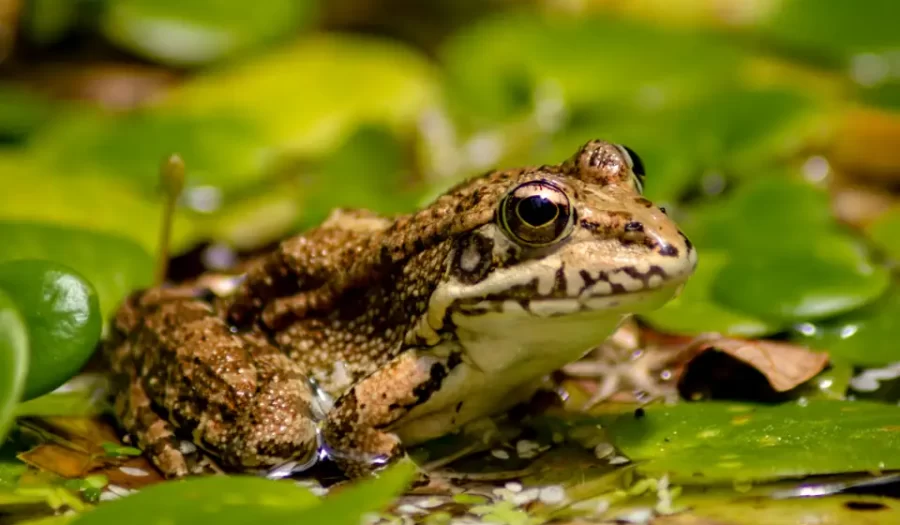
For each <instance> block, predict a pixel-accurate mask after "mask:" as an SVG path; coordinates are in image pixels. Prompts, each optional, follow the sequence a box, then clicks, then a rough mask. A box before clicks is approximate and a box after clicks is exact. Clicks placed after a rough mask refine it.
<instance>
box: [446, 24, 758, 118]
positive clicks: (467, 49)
mask: <svg viewBox="0 0 900 525" xmlns="http://www.w3.org/2000/svg"><path fill="white" fill-rule="evenodd" d="M441 56H442V58H443V61H444V63H445V64H446V67H447V73H448V84H449V89H450V93H451V96H452V97H453V100H454V102H455V103H456V106H458V107H459V108H460V110H461V111H464V112H465V113H466V114H468V115H473V116H475V117H477V118H480V119H482V120H483V121H484V122H492V121H496V120H498V119H503V118H508V117H510V116H513V115H516V114H519V113H521V112H523V111H528V110H529V109H530V107H531V106H532V105H533V103H534V102H535V97H536V93H540V90H543V91H547V92H549V93H550V96H551V97H557V96H558V97H559V98H560V100H561V101H562V102H563V104H564V105H565V106H566V107H569V108H572V107H574V108H581V107H589V108H593V109H594V110H597V109H598V106H602V105H604V104H605V105H606V106H607V107H608V108H615V109H621V108H623V107H626V108H631V107H634V108H647V107H657V106H670V105H672V106H677V105H678V104H680V103H683V102H684V101H686V100H691V99H694V98H697V97H699V96H701V95H702V94H706V93H710V92H713V91H714V90H716V89H717V88H721V87H722V86H727V85H731V84H734V83H735V82H736V80H737V78H736V74H737V71H738V70H739V65H740V64H741V62H742V61H743V60H744V53H743V52H742V51H741V50H739V48H737V47H736V46H734V45H733V43H732V42H731V41H728V40H726V39H723V38H720V37H717V36H713V35H709V34H704V33H702V32H699V31H696V30H693V31H680V30H673V29H664V28H660V27H654V26H651V25H644V24H640V23H637V22H634V21H630V20H625V19H619V18H616V17H614V16H610V15H609V14H608V13H604V14H602V15H594V16H591V15H585V14H583V13H579V14H578V15H576V16H569V15H563V14H559V13H553V14H547V13H534V12H524V11H523V12H522V13H509V12H505V13H501V14H499V15H498V16H494V17H491V18H486V19H484V20H482V21H480V22H478V23H475V24H473V25H470V26H469V27H467V28H465V29H463V30H462V31H460V32H459V33H457V34H456V35H454V36H453V37H451V38H450V39H449V40H448V41H447V43H446V44H445V46H444V48H443V49H442V51H441ZM540 96H541V95H537V97H538V98H540Z"/></svg>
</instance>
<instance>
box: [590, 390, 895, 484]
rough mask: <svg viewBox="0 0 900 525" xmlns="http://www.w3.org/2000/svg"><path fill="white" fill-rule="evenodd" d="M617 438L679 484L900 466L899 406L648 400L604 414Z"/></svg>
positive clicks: (645, 464)
mask: <svg viewBox="0 0 900 525" xmlns="http://www.w3.org/2000/svg"><path fill="white" fill-rule="evenodd" d="M603 421H604V424H605V425H606V428H607V430H608V432H609V434H610V435H611V437H612V439H613V441H614V443H615V445H616V446H617V447H618V448H619V449H621V450H622V452H624V453H625V455H626V456H628V457H629V458H630V459H631V460H633V461H636V462H638V464H637V469H638V470H639V471H640V472H642V473H644V474H646V475H649V476H659V475H662V474H664V473H668V474H669V476H670V477H671V479H672V480H673V481H674V482H676V483H683V484H698V483H700V484H708V483H729V484H730V483H734V482H738V481H765V480H773V479H779V478H785V477H802V476H809V475H817V474H835V473H845V472H867V471H882V470H892V469H898V468H900V456H898V455H897V454H895V453H894V451H896V450H897V447H900V426H898V425H897V421H900V407H898V406H892V405H886V404H882V403H870V402H863V401H849V402H848V401H833V400H815V401H809V402H808V404H805V405H804V404H802V403H784V404H780V405H774V406H766V405H748V404H733V403H722V402H704V403H682V404H679V405H675V406H668V407H667V406H650V407H647V408H645V409H644V411H643V415H642V416H641V417H636V416H635V415H632V414H622V415H618V416H612V417H608V418H605V419H603Z"/></svg>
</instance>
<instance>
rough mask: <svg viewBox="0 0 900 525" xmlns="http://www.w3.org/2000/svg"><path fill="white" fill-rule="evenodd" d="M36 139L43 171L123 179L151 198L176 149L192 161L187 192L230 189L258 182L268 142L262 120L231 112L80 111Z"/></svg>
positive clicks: (213, 208)
mask: <svg viewBox="0 0 900 525" xmlns="http://www.w3.org/2000/svg"><path fill="white" fill-rule="evenodd" d="M38 138H39V140H40V142H39V143H38V144H36V147H37V148H40V149H41V155H42V160H43V161H44V162H45V164H44V165H41V166H40V168H41V169H42V170H46V171H49V172H51V173H65V174H68V175H69V176H79V175H80V176H84V175H85V174H87V175H90V174H98V175H103V176H107V177H113V178H118V179H121V180H123V181H125V182H126V184H128V185H134V186H135V188H134V189H135V193H136V194H137V195H143V196H146V197H147V198H152V197H156V196H157V195H158V192H157V190H158V188H159V184H160V182H159V166H160V163H161V162H162V159H165V158H167V157H168V156H169V155H171V154H173V153H178V154H179V155H181V157H182V158H183V159H184V161H185V164H186V165H187V175H188V177H187V190H186V192H187V195H186V197H187V198H189V197H190V191H191V188H192V187H212V189H213V190H215V191H217V192H223V191H226V192H227V191H229V190H232V189H234V188H240V187H243V186H247V185H249V184H253V183H256V182H259V181H260V180H261V178H262V177H263V176H264V174H265V173H264V171H263V170H264V169H265V168H266V167H267V166H265V164H264V161H265V158H264V156H262V155H261V153H262V152H263V151H264V150H265V149H266V147H267V145H266V143H265V141H264V137H262V135H261V130H260V129H258V123H257V122H256V121H255V120H254V119H252V118H250V117H246V116H243V115H241V114H240V113H236V112H234V111H228V112H222V113H219V114H214V115H184V114H180V113H177V112H163V111H153V112H135V113H129V114H127V115H124V116H102V115H90V114H85V113H78V114H74V115H72V116H66V117H65V118H61V119H59V120H58V121H57V122H55V123H54V126H53V127H52V128H51V129H48V130H47V132H46V133H44V134H43V135H41V136H40V137H38ZM204 191H207V192H208V191H209V190H208V189H207V190H204ZM218 200H221V195H220V196H219V197H218ZM208 207H211V208H212V209H201V211H214V210H215V207H213V206H209V205H208Z"/></svg>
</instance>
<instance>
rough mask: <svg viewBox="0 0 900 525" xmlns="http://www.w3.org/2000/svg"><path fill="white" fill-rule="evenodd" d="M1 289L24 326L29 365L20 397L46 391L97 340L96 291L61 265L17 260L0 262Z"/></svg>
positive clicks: (82, 361)
mask: <svg viewBox="0 0 900 525" xmlns="http://www.w3.org/2000/svg"><path fill="white" fill-rule="evenodd" d="M0 289H3V290H4V291H6V292H7V293H8V294H9V297H10V298H11V299H12V300H13V301H14V302H15V304H16V305H17V306H18V308H19V311H20V312H22V317H23V318H24V320H25V325H26V326H27V329H28V342H29V347H30V349H29V350H30V351H29V356H30V357H29V367H28V376H27V379H26V382H25V390H24V392H23V393H22V398H23V399H31V398H34V397H37V396H40V395H42V394H46V393H47V392H50V391H52V390H54V389H56V388H57V387H59V386H60V385H62V384H63V383H65V382H66V381H68V380H69V379H70V378H71V377H72V376H73V375H75V373H76V372H78V371H79V370H81V367H82V366H84V364H85V363H86V362H87V360H88V359H89V358H90V356H91V355H92V354H93V353H94V349H95V348H96V346H97V342H98V341H99V340H100V329H101V325H102V323H101V316H100V305H99V302H98V301H97V293H96V292H95V291H94V288H93V287H92V286H91V284H90V283H88V282H87V281H86V280H85V279H84V277H82V276H81V275H79V274H78V273H77V272H75V271H74V270H72V269H71V268H69V267H68V266H63V265H62V264H58V263H54V262H50V261H41V260H27V259H26V260H16V261H8V262H4V263H2V264H0Z"/></svg>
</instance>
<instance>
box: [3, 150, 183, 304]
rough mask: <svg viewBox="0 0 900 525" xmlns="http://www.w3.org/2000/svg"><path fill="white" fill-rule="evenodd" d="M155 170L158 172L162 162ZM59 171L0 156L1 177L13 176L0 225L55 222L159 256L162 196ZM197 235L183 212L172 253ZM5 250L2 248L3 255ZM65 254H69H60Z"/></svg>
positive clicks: (29, 160) (65, 229)
mask: <svg viewBox="0 0 900 525" xmlns="http://www.w3.org/2000/svg"><path fill="white" fill-rule="evenodd" d="M154 166H155V167H156V168H157V169H158V166H159V161H157V162H155V163H154ZM60 169H61V170H63V171H61V172H60V173H56V172H54V171H53V170H51V169H50V168H49V167H47V166H46V165H44V164H42V163H41V162H38V161H36V160H35V159H34V158H32V157H29V156H24V155H7V154H3V153H2V152H0V173H4V174H7V173H8V174H10V176H8V177H3V197H0V203H2V205H0V222H2V221H27V222H41V223H53V224H58V225H60V227H59V228H57V229H58V230H59V231H63V232H71V231H76V230H75V229H76V228H84V229H89V230H92V231H94V232H106V233H109V234H115V235H116V236H117V237H124V238H125V239H131V240H132V241H134V242H137V243H138V244H139V245H140V246H141V247H142V248H143V250H144V251H145V252H146V253H155V252H156V247H157V244H158V242H159V227H160V226H159V225H160V220H161V219H160V218H161V216H162V205H161V203H162V199H161V198H158V197H157V196H156V195H155V194H154V195H153V196H147V197H141V196H140V195H139V194H138V193H137V192H136V191H135V188H134V187H133V185H131V184H128V183H125V182H123V181H118V180H113V179H111V178H109V177H107V176H99V175H97V174H96V173H93V174H91V173H86V174H84V175H80V176H71V174H70V171H69V170H68V169H67V168H65V167H61V168H60ZM13 196H14V197H15V198H13ZM3 224H7V223H5V222H4V223H3ZM2 228H3V230H0V231H2V235H3V238H4V239H5V238H6V236H7V235H9V233H8V232H7V230H6V228H7V226H2ZM70 229H71V230H70ZM197 235H198V232H197V231H195V230H194V228H193V225H192V223H190V222H188V221H187V219H186V218H185V216H184V215H183V214H176V216H175V226H174V230H173V234H172V249H173V251H176V252H177V251H178V250H181V249H184V248H186V247H187V246H188V245H189V244H190V242H191V241H192V240H193V239H195V238H196V236H197ZM60 237H61V238H54V240H55V241H58V242H66V238H65V236H60ZM124 242H127V241H124ZM19 244H21V242H20V243H19ZM27 244H32V241H28V243H27ZM34 244H35V245H37V244H39V243H34ZM127 244H129V245H132V244H133V243H130V242H127ZM132 250H134V248H132ZM5 252H6V250H5V249H4V247H3V246H0V254H3V253H5ZM60 253H65V251H63V250H60ZM106 255H108V254H107V253H106V252H102V253H97V254H96V258H97V259H98V260H99V259H100V258H101V257H104V256H106ZM33 256H35V257H37V256H40V255H39V254H34V255H33ZM89 277H90V275H89ZM101 297H102V293H101Z"/></svg>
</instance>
